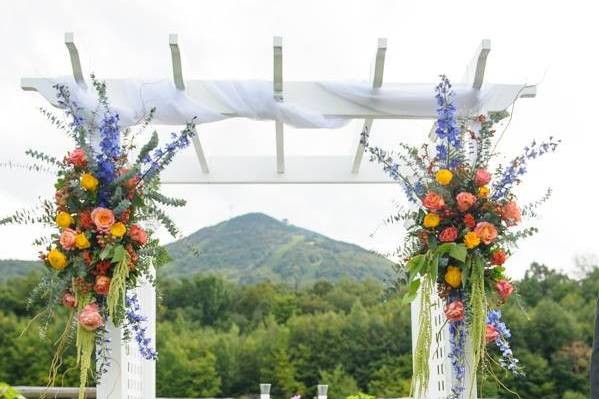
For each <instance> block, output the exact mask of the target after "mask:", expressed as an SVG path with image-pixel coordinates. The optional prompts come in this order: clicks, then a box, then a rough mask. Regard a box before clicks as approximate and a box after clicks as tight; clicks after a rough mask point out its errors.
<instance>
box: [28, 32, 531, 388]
mask: <svg viewBox="0 0 599 399" xmlns="http://www.w3.org/2000/svg"><path fill="white" fill-rule="evenodd" d="M65 44H66V46H67V49H68V52H69V56H70V60H71V65H72V80H73V82H74V83H75V84H76V87H77V89H78V90H80V91H82V92H87V90H89V89H88V84H87V82H86V80H85V78H84V75H83V70H82V68H81V63H80V59H79V53H78V50H77V47H76V46H75V43H74V40H73V34H72V33H67V34H66V35H65ZM169 47H170V55H171V60H172V69H173V76H172V85H173V86H174V88H175V89H176V92H177V94H178V95H181V96H185V97H186V98H189V99H192V100H193V101H194V102H195V103H197V104H202V105H205V106H206V107H207V108H209V109H210V110H211V111H214V112H215V113H218V114H220V115H222V116H223V117H243V116H245V115H244V114H240V113H236V112H235V110H234V109H232V108H231V107H230V106H228V105H227V104H224V103H223V101H222V100H219V98H218V97H216V96H215V95H214V92H213V91H211V90H210V87H211V85H212V84H213V82H211V81H206V80H186V79H184V77H183V67H182V62H181V50H180V48H179V44H178V40H177V35H175V34H171V35H170V37H169ZM490 50H491V44H490V41H489V40H482V41H481V43H480V46H479V47H478V48H477V50H476V52H475V54H474V57H473V59H472V61H471V62H470V63H469V64H468V66H467V68H466V70H465V73H464V78H463V79H462V82H461V83H460V87H461V90H462V91H463V92H464V93H466V95H468V96H469V98H470V99H471V103H472V104H471V107H470V109H471V110H476V111H479V112H484V111H498V110H500V109H494V108H493V107H494V106H497V104H502V106H503V108H502V109H505V108H506V107H507V105H510V104H511V102H513V101H515V100H516V99H517V98H523V97H534V96H535V95H536V86H534V85H524V84H522V85H518V88H517V90H516V91H514V86H515V85H496V93H495V94H497V93H498V95H499V96H501V95H503V94H505V93H507V92H510V93H514V92H515V93H516V95H515V96H514V95H512V97H509V98H511V100H510V101H509V102H508V103H506V102H505V101H503V102H499V103H498V102H497V101H495V103H493V101H492V100H493V98H491V99H489V98H485V97H484V96H481V95H479V94H480V93H482V92H483V91H484V89H485V85H484V75H485V66H486V63H487V57H488V55H489V52H490ZM386 52H387V40H386V39H384V38H381V39H378V44H377V48H376V53H375V57H374V68H373V73H372V77H371V94H370V95H368V96H366V97H364V98H363V99H361V101H359V102H356V101H353V100H352V99H351V98H347V97H344V96H343V95H335V94H334V93H332V92H331V91H330V90H327V89H326V87H323V85H322V84H321V82H315V81H289V82H284V80H283V40H282V38H281V37H274V39H273V74H272V76H273V79H272V82H271V84H272V99H274V101H275V102H276V103H278V104H284V103H291V104H294V105H297V106H298V107H302V106H305V107H310V108H313V109H314V108H315V109H318V110H319V111H320V113H321V114H322V116H323V117H325V118H334V119H361V120H363V121H364V122H363V128H362V130H361V131H357V132H356V133H355V135H356V142H359V141H360V140H359V137H360V135H361V134H362V131H364V130H367V131H368V132H371V131H372V129H373V122H374V121H375V120H376V119H429V120H431V123H432V124H433V127H432V128H431V132H433V131H434V130H433V129H434V122H433V121H434V119H435V117H436V114H435V107H434V106H429V107H428V108H426V107H425V109H424V111H423V112H419V113H414V112H410V111H405V112H404V111H403V110H402V109H399V108H398V109H397V111H396V112H389V110H388V109H387V110H381V107H380V102H381V99H382V97H384V93H383V92H382V89H383V88H390V90H392V91H393V90H394V91H395V92H401V90H403V88H406V87H407V88H411V87H413V86H414V84H411V83H385V84H384V85H383V76H384V69H385V55H386ZM56 82H57V80H56V79H52V78H23V79H22V80H21V86H22V88H23V90H27V91H37V92H39V93H40V94H41V95H42V96H44V97H45V98H46V99H47V100H48V101H49V102H50V103H51V104H53V105H58V104H57V101H56V96H55V90H54V88H53V87H52V86H53V84H54V83H56ZM125 83H126V82H125V81H124V80H123V79H108V80H106V84H107V87H108V90H109V92H110V96H111V99H114V98H115V97H117V99H118V97H119V94H120V93H121V92H122V88H123V85H124V84H125ZM430 87H434V84H432V83H431V84H430ZM426 95H428V96H430V97H431V98H432V96H433V93H432V91H431V92H430V93H428V94H426ZM495 97H497V95H496V96H495ZM415 101H420V100H418V99H416V100H415ZM433 104H434V103H433ZM407 105H409V102H408V103H407ZM408 108H409V107H408ZM265 119H268V118H265ZM272 122H273V123H274V135H275V137H276V141H275V142H276V146H275V148H273V149H272V152H273V155H272V156H270V157H251V156H248V157H243V160H242V162H239V158H232V157H210V156H209V154H208V155H207V154H206V152H205V150H204V148H203V146H202V143H201V140H200V137H199V136H196V137H194V139H193V144H194V149H195V155H196V157H197V164H194V165H189V167H187V168H185V169H186V170H185V171H183V172H182V174H181V175H178V176H168V177H167V179H166V180H163V183H164V184H392V183H394V181H392V180H390V179H389V178H388V177H387V176H386V175H385V174H384V173H383V172H382V171H381V170H380V167H379V166H378V165H375V164H370V163H364V162H363V154H364V147H363V146H362V145H360V144H357V147H356V149H355V152H354V153H353V154H347V156H318V157H317V156H311V157H286V156H285V132H284V131H285V129H284V126H285V123H284V120H282V119H280V118H273V119H272ZM172 124H177V123H172ZM200 132H201V126H200ZM429 136H430V138H431V139H434V135H433V134H430V135H429ZM233 161H236V162H233ZM240 163H241V165H240ZM138 290H139V297H140V301H141V304H142V307H143V309H144V311H145V312H146V314H147V316H148V319H149V321H150V325H151V326H152V328H151V331H148V332H149V333H150V337H151V338H152V340H153V342H156V341H155V328H154V327H155V326H154V324H155V303H156V297H155V292H154V289H153V288H152V287H151V286H150V285H148V284H142V286H141V287H140V288H138ZM417 307H418V301H414V305H413V307H412V314H413V315H417V314H419V310H418V308H417ZM431 312H432V314H433V315H432V320H433V326H434V327H435V328H437V330H438V331H436V334H435V339H434V340H433V345H434V346H435V347H434V348H433V350H432V351H431V352H432V356H431V370H430V375H431V380H430V384H429V389H428V393H427V395H426V397H427V398H435V399H436V398H445V397H446V396H447V394H448V393H449V389H450V387H451V385H452V384H451V383H452V378H453V377H452V371H451V364H450V362H449V360H448V358H447V354H448V353H449V341H448V337H449V334H448V331H447V327H442V326H443V325H444V323H443V317H444V315H443V312H442V305H441V302H440V301H438V300H437V301H435V306H434V308H433V309H431ZM417 328H418V320H417V318H416V317H414V316H413V317H412V334H413V341H414V340H415V337H416V332H417ZM111 338H112V342H111V347H112V355H113V358H114V361H113V364H112V367H111V368H110V370H109V372H108V374H107V375H105V376H104V377H103V379H102V382H101V384H100V385H99V386H98V390H97V397H98V398H101V399H108V398H110V399H122V398H128V399H141V398H143V399H147V398H155V397H156V396H155V364H154V362H151V361H146V360H144V359H142V358H141V357H140V356H139V355H138V354H137V350H136V348H134V347H132V345H134V344H130V343H124V342H123V340H122V335H121V331H119V330H118V329H115V328H112V329H111ZM475 396H476V392H472V393H471V394H470V395H468V396H466V394H465V396H464V398H466V397H468V399H471V398H475Z"/></svg>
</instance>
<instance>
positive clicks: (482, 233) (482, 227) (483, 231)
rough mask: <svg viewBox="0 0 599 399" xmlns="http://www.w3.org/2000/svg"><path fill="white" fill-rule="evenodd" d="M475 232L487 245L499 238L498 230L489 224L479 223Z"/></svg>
mask: <svg viewBox="0 0 599 399" xmlns="http://www.w3.org/2000/svg"><path fill="white" fill-rule="evenodd" d="M474 232H475V233H476V235H477V236H479V237H480V240H481V241H482V242H483V243H485V244H487V245H489V244H490V243H492V242H493V241H495V239H496V238H497V229H496V228H495V226H493V225H492V224H491V223H489V222H479V223H478V224H477V225H476V227H475V228H474Z"/></svg>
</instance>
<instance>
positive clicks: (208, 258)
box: [160, 212, 391, 285]
mask: <svg viewBox="0 0 599 399" xmlns="http://www.w3.org/2000/svg"><path fill="white" fill-rule="evenodd" d="M167 249H168V251H169V253H170V254H171V257H172V258H173V261H172V262H171V263H170V264H168V265H166V266H164V267H163V268H162V269H161V270H160V274H162V275H171V276H189V275H191V274H194V273H200V272H209V273H215V274H221V275H225V276H226V277H228V278H230V279H232V280H234V281H238V282H241V283H253V282H256V281H260V280H267V279H268V280H272V281H279V282H287V283H292V284H294V285H297V284H309V283H312V282H314V281H316V280H338V279H340V278H342V277H349V278H354V279H358V280H363V279H367V278H373V279H379V280H383V279H385V278H386V277H387V276H388V275H390V273H391V262H389V261H388V260H387V259H385V258H383V257H381V256H378V255H375V254H372V253H371V252H369V251H367V250H365V249H363V248H360V247H358V246H357V245H354V244H349V243H344V242H339V241H335V240H332V239H330V238H328V237H326V236H323V235H321V234H318V233H316V232H313V231H310V230H307V229H303V228H300V227H296V226H294V225H289V224H288V223H287V220H286V219H283V220H282V221H281V220H278V219H275V218H273V217H272V216H269V215H266V214H264V213H260V212H252V213H247V214H243V215H239V216H236V217H233V218H231V219H229V220H226V221H224V222H221V223H219V224H216V225H214V226H210V227H206V228H203V229H200V230H198V231H196V232H195V233H193V234H191V235H189V236H188V237H186V238H183V239H181V240H179V241H176V242H174V243H172V244H169V245H168V246H167Z"/></svg>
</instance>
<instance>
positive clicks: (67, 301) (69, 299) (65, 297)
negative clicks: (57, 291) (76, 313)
mask: <svg viewBox="0 0 599 399" xmlns="http://www.w3.org/2000/svg"><path fill="white" fill-rule="evenodd" d="M62 304H63V305H64V306H65V307H67V308H74V307H75V305H77V300H76V299H75V295H73V293H72V292H69V291H66V292H65V293H64V294H62Z"/></svg>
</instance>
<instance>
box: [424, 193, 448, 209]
mask: <svg viewBox="0 0 599 399" xmlns="http://www.w3.org/2000/svg"><path fill="white" fill-rule="evenodd" d="M422 205H424V207H425V208H428V209H431V210H434V211H436V210H439V209H441V208H443V207H444V206H445V201H443V197H442V196H440V195H439V194H437V193H436V192H434V191H429V192H428V193H426V195H425V196H424V198H423V199H422Z"/></svg>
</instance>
